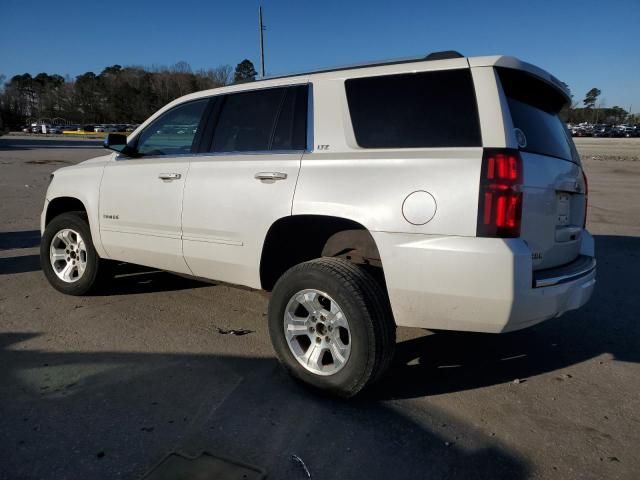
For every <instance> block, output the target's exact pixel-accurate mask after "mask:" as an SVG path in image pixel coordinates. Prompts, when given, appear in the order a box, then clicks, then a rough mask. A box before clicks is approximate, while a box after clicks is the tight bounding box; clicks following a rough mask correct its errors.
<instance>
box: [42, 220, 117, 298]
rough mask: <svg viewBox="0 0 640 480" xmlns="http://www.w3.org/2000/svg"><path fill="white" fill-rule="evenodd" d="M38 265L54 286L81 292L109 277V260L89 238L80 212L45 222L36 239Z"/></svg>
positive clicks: (60, 289) (65, 290)
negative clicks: (38, 237) (38, 257)
mask: <svg viewBox="0 0 640 480" xmlns="http://www.w3.org/2000/svg"><path fill="white" fill-rule="evenodd" d="M40 265H41V266H42V271H43V272H44V275H45V277H46V278H47V280H48V281H49V283H50V284H51V286H52V287H53V288H55V289H56V290H58V291H60V292H62V293H66V294H67V295H85V294H87V293H89V292H91V291H95V290H97V289H98V287H99V286H101V285H102V283H103V282H104V281H105V280H108V279H109V278H111V276H112V275H111V263H110V262H109V261H106V260H102V259H101V258H100V257H99V256H98V253H97V252H96V249H95V247H94V246H93V240H92V239H91V230H90V228H89V223H88V221H87V216H86V214H85V213H84V212H68V213H63V214H61V215H58V216H57V217H55V218H54V219H53V220H51V221H50V222H49V224H48V225H47V226H46V228H45V230H44V234H43V235H42V241H41V243H40Z"/></svg>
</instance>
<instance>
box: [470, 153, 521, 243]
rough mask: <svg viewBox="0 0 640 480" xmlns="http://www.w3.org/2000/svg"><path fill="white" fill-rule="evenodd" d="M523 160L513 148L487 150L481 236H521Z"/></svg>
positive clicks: (482, 179)
mask: <svg viewBox="0 0 640 480" xmlns="http://www.w3.org/2000/svg"><path fill="white" fill-rule="evenodd" d="M521 186H522V160H521V158H520V153H519V152H518V151H517V150H512V149H506V148H501V149H494V148H485V149H484V153H483V156H482V171H481V175H480V197H479V199H478V228H477V235H478V236H479V237H502V238H513V237H519V236H520V219H521V218H522V192H521V191H520V187H521Z"/></svg>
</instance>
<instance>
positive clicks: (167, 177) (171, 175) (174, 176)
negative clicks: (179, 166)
mask: <svg viewBox="0 0 640 480" xmlns="http://www.w3.org/2000/svg"><path fill="white" fill-rule="evenodd" d="M181 177H182V175H180V174H179V173H161V174H159V175H158V178H159V179H160V180H179V179H180V178H181Z"/></svg>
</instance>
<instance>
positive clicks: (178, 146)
mask: <svg viewBox="0 0 640 480" xmlns="http://www.w3.org/2000/svg"><path fill="white" fill-rule="evenodd" d="M208 102H209V100H208V99H201V100H196V101H192V102H188V103H184V104H181V105H178V106H176V107H174V108H172V109H170V110H168V111H167V112H165V113H164V114H162V115H160V116H159V117H158V118H157V119H156V120H155V121H153V122H152V123H150V124H149V125H148V126H147V127H146V128H145V129H144V130H143V131H142V132H141V133H140V135H138V137H137V139H136V140H134V141H133V143H134V147H135V149H136V150H137V152H138V154H139V156H136V157H127V156H124V155H118V156H117V157H116V159H115V160H114V161H113V162H110V163H109V164H108V165H107V166H106V168H105V170H104V175H103V178H102V183H101V186H100V209H99V210H100V236H101V239H102V244H103V245H104V248H105V250H106V251H107V253H108V254H109V257H110V258H112V259H116V260H120V261H124V262H130V263H136V264H140V265H147V266H151V267H155V268H161V269H164V270H170V271H173V272H180V273H191V272H190V271H189V268H188V267H187V265H186V263H185V262H184V258H183V256H182V240H181V235H182V230H181V224H180V222H181V215H182V199H183V193H184V185H185V181H186V178H187V174H188V171H189V162H190V160H191V159H192V152H193V148H194V143H195V138H196V132H197V129H198V127H199V124H200V121H201V117H202V115H203V112H204V109H205V107H206V105H207V103H208Z"/></svg>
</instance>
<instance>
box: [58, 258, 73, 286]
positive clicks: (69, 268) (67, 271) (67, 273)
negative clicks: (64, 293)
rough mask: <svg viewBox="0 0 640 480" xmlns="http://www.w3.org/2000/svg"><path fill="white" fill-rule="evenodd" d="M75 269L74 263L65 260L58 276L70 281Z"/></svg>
mask: <svg viewBox="0 0 640 480" xmlns="http://www.w3.org/2000/svg"><path fill="white" fill-rule="evenodd" d="M75 269H76V266H75V265H73V264H72V263H71V262H67V264H66V265H65V266H64V268H63V269H62V270H61V271H60V276H61V277H62V278H63V279H64V280H66V281H67V282H70V281H72V280H73V272H74V270H75Z"/></svg>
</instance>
